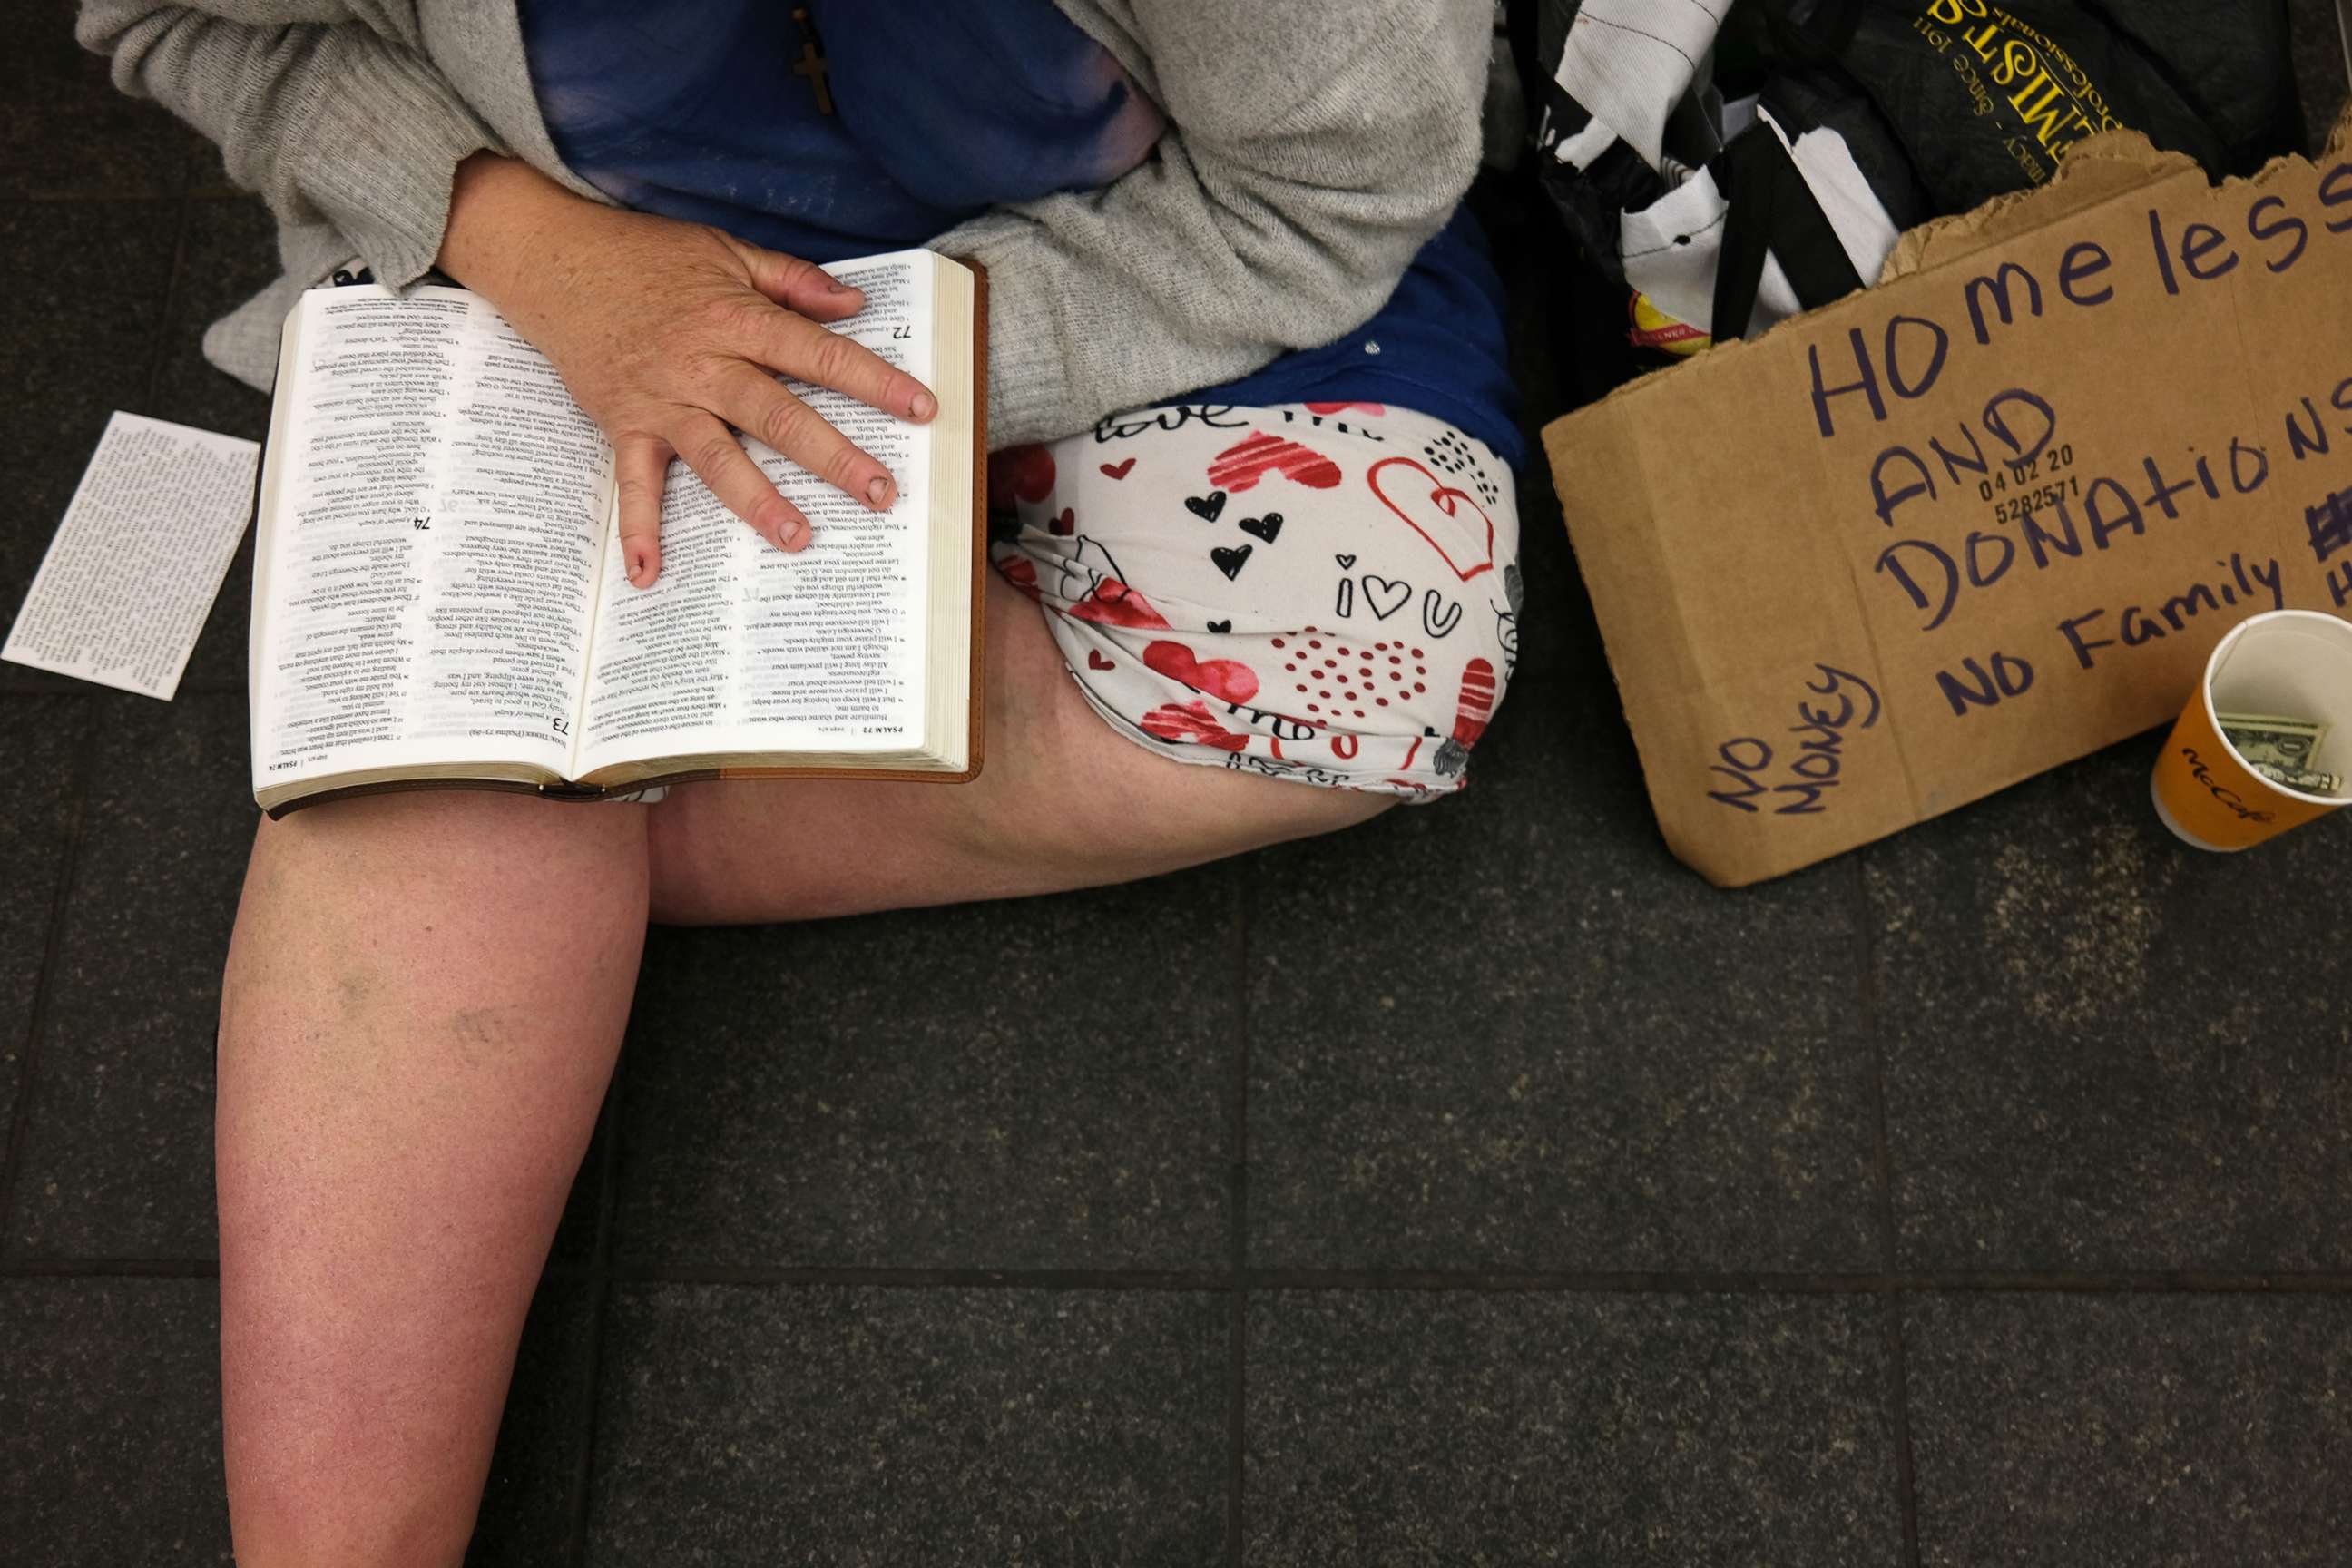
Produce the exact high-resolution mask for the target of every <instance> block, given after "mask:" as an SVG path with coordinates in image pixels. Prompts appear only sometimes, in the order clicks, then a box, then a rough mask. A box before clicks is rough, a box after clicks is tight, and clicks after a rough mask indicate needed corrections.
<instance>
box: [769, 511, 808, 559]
mask: <svg viewBox="0 0 2352 1568" xmlns="http://www.w3.org/2000/svg"><path fill="white" fill-rule="evenodd" d="M807 542H808V524H806V523H804V522H803V521H801V520H800V519H798V518H793V520H792V521H788V522H786V523H785V524H784V526H783V527H782V528H780V529H778V530H777V531H776V543H777V544H778V545H779V546H781V547H782V549H785V550H788V551H791V550H798V549H800V548H801V547H802V546H803V545H804V544H806V543H807Z"/></svg>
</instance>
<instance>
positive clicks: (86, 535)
mask: <svg viewBox="0 0 2352 1568" xmlns="http://www.w3.org/2000/svg"><path fill="white" fill-rule="evenodd" d="M260 458H261V448H260V447H259V446H258V445H257V444H256V443H254V442H251V441H245V440H240V439H238V438H237V437H235V436H222V435H218V434H215V432H213V431H210V430H197V429H193V428H191V427H190V426H185V425H173V424H171V423H169V422H167V421H165V420H162V419H149V418H147V417H145V416H142V415H138V414H121V413H118V414H116V415H115V416H113V417H112V418H110V419H109V420H108V421H107V422H106V433H105V434H104V435H102V436H100V437H99V441H98V450H97V451H96V452H94V453H92V454H91V455H90V459H89V468H85V469H83V470H82V476H81V483H80V484H79V485H78V486H76V487H75V488H74V493H73V500H72V501H71V502H69V503H68V505H67V507H66V516H65V521H63V522H61V523H59V524H58V532H57V537H56V538H55V539H53V540H51V541H50V542H49V551H48V553H47V555H45V556H43V557H42V558H41V568H40V571H39V572H38V573H37V574H36V575H35V576H34V578H33V585H32V587H31V589H29V590H28V591H27V592H26V595H25V607H24V608H23V610H22V611H20V612H19V613H18V614H17V616H16V625H15V626H12V627H10V628H9V632H8V642H7V646H6V647H5V648H0V658H6V659H13V660H14V661H16V663H18V664H26V665H30V666H32V667H33V668H35V669H47V670H53V671H55V672H56V673H58V674H59V675H72V676H79V678H80V679H84V680H94V681H97V682H99V683H100V685H103V686H113V687H120V688H121V689H123V690H125V691H136V692H139V693H141V694H142V696H147V697H158V698H162V699H163V700H165V701H167V702H168V701H170V700H171V699H172V696H173V693H174V692H176V691H178V690H179V689H180V674H181V672H182V671H183V670H184V669H185V668H187V665H188V655H189V654H191V653H193V652H194V651H195V646H196V636H197V634H198V633H200V632H202V631H203V630H204V626H205V616H206V615H208V614H209V613H210V612H211V610H212V607H213V599H214V597H215V595H217V594H219V592H220V584H221V578H222V577H223V576H224V575H226V574H227V572H228V563H229V559H230V558H231V557H232V556H234V555H235V554H236V542H237V541H238V540H239V539H241V538H243V537H244V536H245V524H246V520H247V518H249V517H251V516H252V515H253V470H254V468H256V467H257V465H258V463H259V461H260Z"/></svg>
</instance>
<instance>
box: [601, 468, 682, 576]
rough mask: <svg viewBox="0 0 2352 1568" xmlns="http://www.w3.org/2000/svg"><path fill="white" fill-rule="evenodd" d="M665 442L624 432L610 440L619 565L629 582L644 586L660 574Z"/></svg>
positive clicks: (666, 477) (666, 475) (665, 473)
mask: <svg viewBox="0 0 2352 1568" xmlns="http://www.w3.org/2000/svg"><path fill="white" fill-rule="evenodd" d="M670 457H671V453H670V449H669V443H668V442H667V441H665V440H663V439H662V438H661V437H658V436H625V437H621V438H620V439H619V440H617V441H615V442H614V443H613V480H614V484H615V485H616V486H617V487H618V488H619V489H620V492H621V565H622V568H623V570H624V571H625V573H626V574H627V576H628V579H629V583H630V585H631V586H632V587H637V588H648V587H651V586H652V585H653V581H654V579H655V578H656V577H658V576H660V575H661V499H662V486H663V483H664V481H666V480H667V479H668V478H669V460H670Z"/></svg>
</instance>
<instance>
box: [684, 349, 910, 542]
mask: <svg viewBox="0 0 2352 1568" xmlns="http://www.w3.org/2000/svg"><path fill="white" fill-rule="evenodd" d="M711 407H712V409H713V410H714V411H716V412H717V413H719V414H720V415H723V416H725V417H726V418H727V420H728V421H729V422H730V424H732V425H733V426H735V428H737V429H738V430H740V431H742V432H743V433H744V434H745V435H747V436H756V437H759V438H760V439H761V440H762V441H765V442H766V443H767V444H768V445H769V446H770V447H774V448H775V449H776V450H777V451H779V452H782V454H783V455H784V456H785V457H787V458H791V459H792V460H793V462H795V463H798V464H799V465H800V466H801V467H802V468H806V469H807V470H808V471H809V472H810V473H812V474H814V475H815V476H816V477H817V478H818V479H823V480H824V482H825V483H826V484H829V485H831V486H833V488H834V489H837V490H839V491H841V492H842V493H843V494H844V495H845V496H847V497H848V498H849V499H850V500H854V501H857V502H860V503H861V504H863V505H866V506H868V507H871V508H873V509H874V510H876V511H881V510H884V509H886V508H887V507H888V506H889V504H890V503H891V502H892V501H894V500H897V499H898V481H897V480H896V479H892V478H891V477H890V470H889V469H887V468H884V467H883V466H882V465H881V464H880V463H879V462H877V460H876V459H875V458H873V457H872V456H870V455H869V454H867V453H866V452H864V451H861V450H860V449H859V448H858V447H857V446H856V443H855V442H853V441H851V440H850V438H849V437H846V436H845V435H843V434H842V433H841V432H840V431H838V430H836V429H835V428H834V427H833V426H830V425H828V424H826V423H825V422H824V417H823V416H821V415H819V414H818V413H817V411H816V410H815V409H814V408H811V407H810V406H809V405H807V404H805V403H803V402H802V401H801V400H800V399H799V398H797V397H794V396H793V395H792V394H791V393H789V392H787V391H785V390H784V389H783V387H782V386H781V385H780V384H777V381H776V378H775V377H774V376H772V375H770V374H768V373H767V372H766V371H763V370H761V368H760V367H759V366H757V365H755V364H750V363H745V362H744V361H742V360H737V361H736V362H735V363H734V364H733V366H732V367H731V368H730V369H729V370H728V371H727V373H726V374H725V377H724V379H723V380H722V381H721V383H720V384H719V395H718V396H717V397H716V398H714V399H713V400H712V402H711Z"/></svg>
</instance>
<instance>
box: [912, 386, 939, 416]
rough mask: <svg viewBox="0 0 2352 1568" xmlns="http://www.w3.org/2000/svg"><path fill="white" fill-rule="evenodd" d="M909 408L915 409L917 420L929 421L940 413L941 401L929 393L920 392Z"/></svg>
mask: <svg viewBox="0 0 2352 1568" xmlns="http://www.w3.org/2000/svg"><path fill="white" fill-rule="evenodd" d="M909 406H911V407H912V408H913V410H914V414H915V417H916V418H918V419H929V417H930V416H932V415H934V414H937V413H938V412H939V411H940V400H939V399H938V398H936V397H933V396H932V395H930V394H929V393H928V392H918V393H916V394H915V400H914V402H913V403H912V404H911V405H909Z"/></svg>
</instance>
